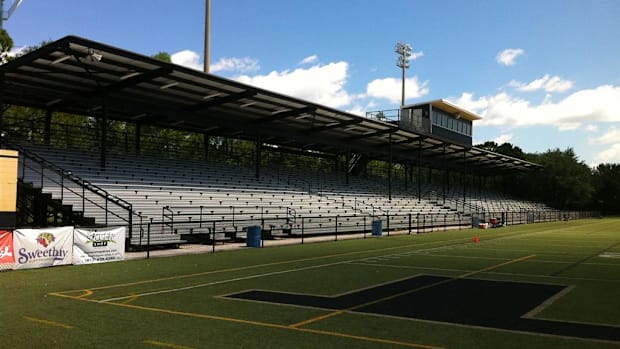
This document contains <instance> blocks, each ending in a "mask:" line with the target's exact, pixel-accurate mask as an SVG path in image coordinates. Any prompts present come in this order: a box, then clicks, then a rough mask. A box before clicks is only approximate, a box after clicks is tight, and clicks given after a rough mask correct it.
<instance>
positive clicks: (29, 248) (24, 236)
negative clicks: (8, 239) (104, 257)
mask: <svg viewBox="0 0 620 349" xmlns="http://www.w3.org/2000/svg"><path fill="white" fill-rule="evenodd" d="M13 247H14V249H13V251H14V255H15V266H14V267H13V269H30V268H42V267H51V266H55V265H66V264H71V262H72V261H73V227H61V228H47V229H17V230H15V232H14V233H13Z"/></svg>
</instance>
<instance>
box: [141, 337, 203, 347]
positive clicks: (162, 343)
mask: <svg viewBox="0 0 620 349" xmlns="http://www.w3.org/2000/svg"><path fill="white" fill-rule="evenodd" d="M142 343H144V344H150V345H154V346H156V347H163V348H172V349H195V348H192V347H186V346H184V345H178V344H173V343H166V342H160V341H154V340H150V339H149V340H145V341H143V342H142Z"/></svg>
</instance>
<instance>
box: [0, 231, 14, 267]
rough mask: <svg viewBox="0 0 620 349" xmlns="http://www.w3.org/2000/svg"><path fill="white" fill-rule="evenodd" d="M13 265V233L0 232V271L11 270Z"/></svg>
mask: <svg viewBox="0 0 620 349" xmlns="http://www.w3.org/2000/svg"><path fill="white" fill-rule="evenodd" d="M13 263H15V254H14V253H13V233H12V232H10V231H6V230H0V269H11V268H13ZM5 267H6V268H5Z"/></svg>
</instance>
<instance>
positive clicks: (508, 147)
mask: <svg viewBox="0 0 620 349" xmlns="http://www.w3.org/2000/svg"><path fill="white" fill-rule="evenodd" d="M477 147H478V148H482V149H486V150H488V151H492V152H495V153H499V154H503V155H507V156H512V157H513V158H517V159H525V157H526V155H525V153H524V152H523V149H521V148H519V147H517V146H516V145H512V144H510V143H503V144H501V145H498V144H497V143H495V142H493V141H487V142H484V143H482V144H478V145H477Z"/></svg>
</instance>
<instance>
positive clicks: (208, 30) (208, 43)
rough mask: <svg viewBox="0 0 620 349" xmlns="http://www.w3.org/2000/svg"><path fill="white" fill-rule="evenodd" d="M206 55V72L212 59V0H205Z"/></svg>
mask: <svg viewBox="0 0 620 349" xmlns="http://www.w3.org/2000/svg"><path fill="white" fill-rule="evenodd" d="M204 49H205V55H204V60H205V61H204V72H205V73H209V61H210V59H211V57H210V56H211V0H205V47H204Z"/></svg>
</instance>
